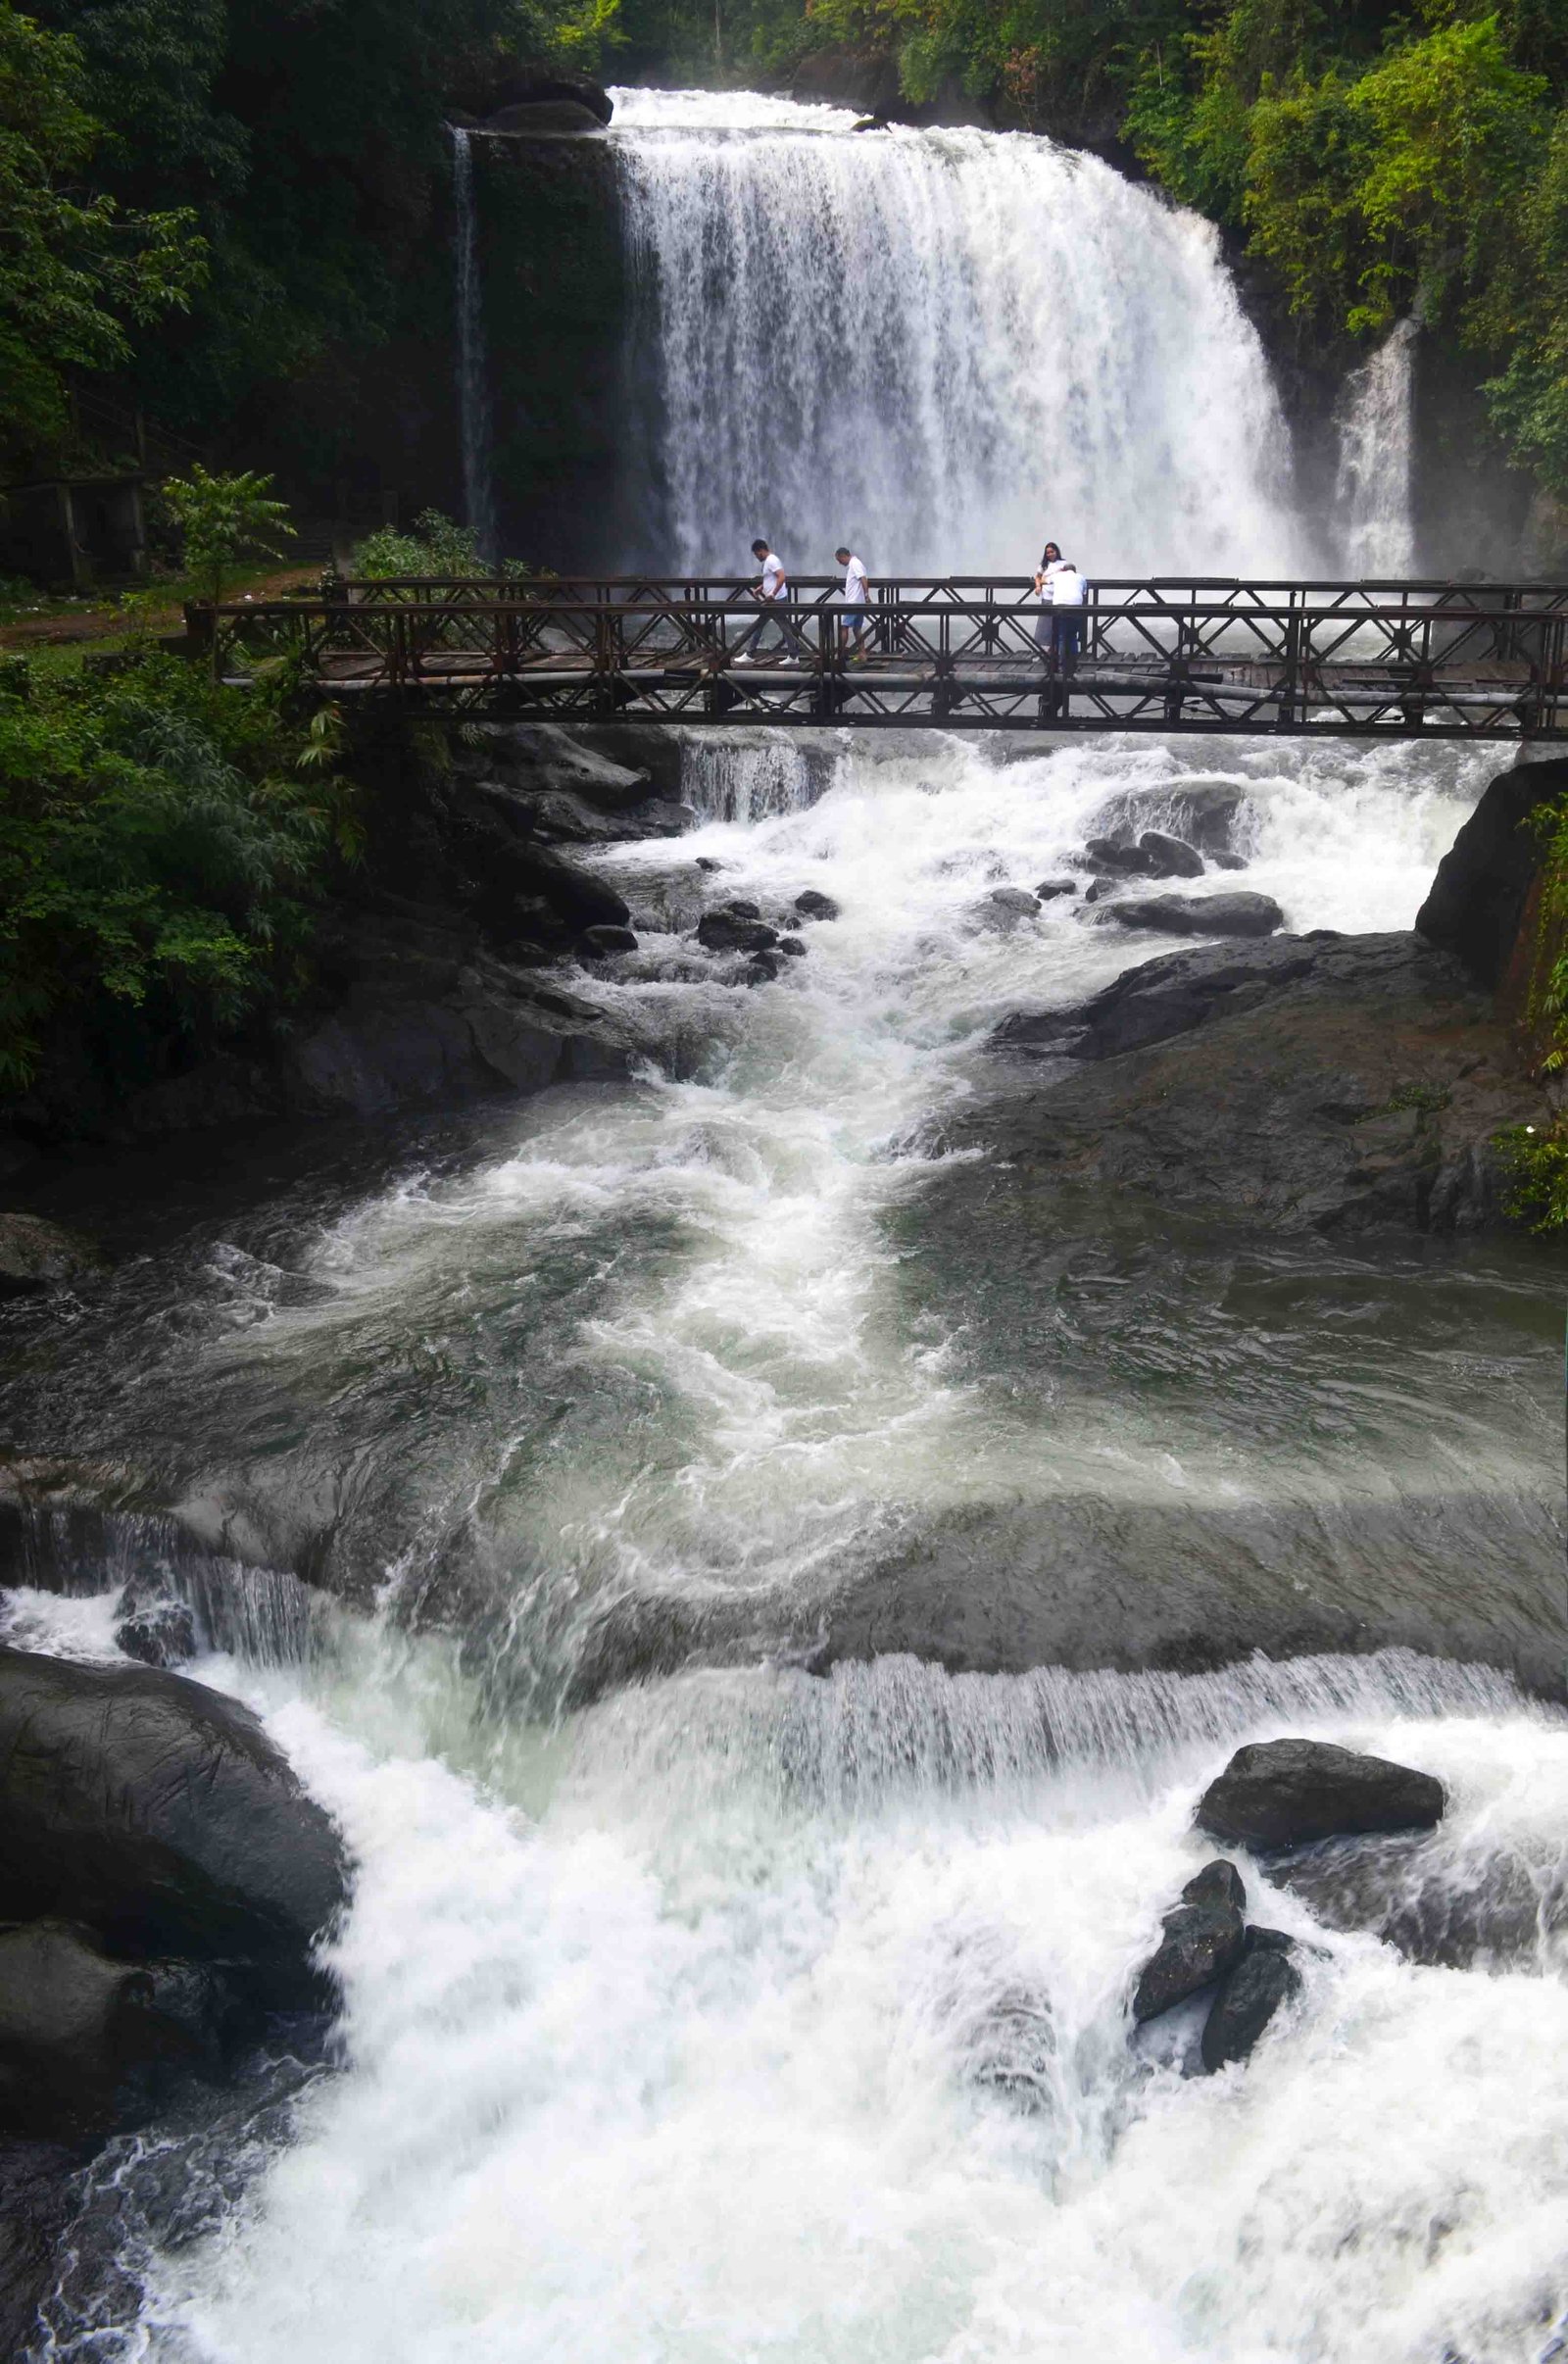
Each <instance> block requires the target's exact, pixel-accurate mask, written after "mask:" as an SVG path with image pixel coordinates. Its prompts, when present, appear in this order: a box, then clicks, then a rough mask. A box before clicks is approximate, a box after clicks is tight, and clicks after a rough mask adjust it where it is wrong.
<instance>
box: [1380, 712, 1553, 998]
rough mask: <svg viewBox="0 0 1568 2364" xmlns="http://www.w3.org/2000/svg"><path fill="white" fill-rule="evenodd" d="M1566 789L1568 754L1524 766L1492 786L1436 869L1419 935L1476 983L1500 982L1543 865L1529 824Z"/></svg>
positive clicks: (1419, 915)
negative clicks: (1450, 957) (1450, 956)
mask: <svg viewBox="0 0 1568 2364" xmlns="http://www.w3.org/2000/svg"><path fill="white" fill-rule="evenodd" d="M1565 791H1568V757H1562V756H1558V757H1556V758H1555V759H1554V760H1553V761H1552V762H1550V763H1519V764H1516V765H1515V767H1514V769H1513V770H1512V771H1504V772H1502V773H1501V774H1499V776H1498V777H1497V778H1496V779H1495V780H1494V781H1493V782H1492V784H1491V786H1490V787H1489V788H1488V789H1487V791H1486V793H1485V795H1484V796H1483V797H1482V799H1481V802H1480V804H1479V805H1477V807H1476V809H1475V811H1474V813H1471V815H1470V818H1469V819H1468V820H1467V821H1466V822H1465V824H1464V827H1463V828H1462V829H1461V830H1460V831H1459V834H1458V836H1457V837H1456V838H1455V839H1454V841H1453V843H1452V845H1451V846H1450V847H1449V848H1448V851H1447V853H1446V854H1445V856H1444V857H1443V860H1442V861H1441V862H1439V864H1438V874H1437V876H1436V877H1435V878H1434V879H1433V881H1432V887H1431V891H1430V893H1429V894H1428V896H1427V899H1426V901H1425V903H1423V905H1422V906H1421V909H1420V910H1419V911H1417V913H1416V918H1415V925H1416V933H1417V935H1419V936H1424V937H1425V938H1426V940H1427V942H1428V943H1429V944H1436V945H1439V946H1440V947H1441V948H1442V950H1443V951H1445V952H1449V953H1452V954H1453V955H1454V957H1455V959H1457V960H1460V961H1462V962H1463V964H1464V966H1465V967H1466V969H1468V971H1469V973H1470V974H1471V976H1473V977H1474V978H1475V979H1476V980H1477V982H1478V983H1479V984H1482V985H1489V986H1491V985H1496V984H1498V983H1500V982H1501V979H1502V977H1503V974H1504V971H1505V970H1506V969H1507V966H1508V963H1509V960H1510V959H1511V957H1512V954H1513V949H1514V945H1515V943H1516V942H1517V940H1518V935H1519V930H1520V926H1521V924H1522V922H1523V919H1524V915H1525V906H1526V904H1527V903H1528V901H1529V898H1530V890H1531V887H1532V886H1533V885H1534V883H1535V880H1536V877H1537V874H1538V872H1539V871H1540V868H1541V843H1540V840H1539V838H1538V837H1537V835H1536V832H1535V829H1534V828H1533V827H1532V825H1531V824H1532V822H1533V821H1534V819H1535V816H1536V814H1537V813H1539V812H1540V811H1541V809H1542V807H1543V806H1544V805H1546V804H1549V803H1550V802H1551V801H1552V800H1553V799H1554V798H1556V797H1559V796H1561V795H1563V793H1564V792H1565Z"/></svg>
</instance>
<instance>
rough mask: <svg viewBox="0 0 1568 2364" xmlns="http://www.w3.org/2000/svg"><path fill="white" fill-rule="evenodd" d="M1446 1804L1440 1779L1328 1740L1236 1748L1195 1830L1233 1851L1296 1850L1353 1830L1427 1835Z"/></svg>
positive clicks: (1208, 1793)
mask: <svg viewBox="0 0 1568 2364" xmlns="http://www.w3.org/2000/svg"><path fill="white" fill-rule="evenodd" d="M1445 1804H1446V1794H1445V1791H1444V1787H1443V1784H1442V1782H1441V1781H1437V1780H1435V1779H1434V1777H1433V1776H1432V1775H1431V1774H1430V1773H1418V1772H1415V1771H1414V1770H1413V1769H1412V1768H1411V1767H1410V1766H1409V1765H1397V1764H1394V1763H1392V1762H1391V1761H1390V1760H1389V1759H1388V1758H1387V1757H1383V1756H1363V1755H1361V1754H1359V1753H1358V1751H1356V1750H1355V1749H1353V1748H1337V1747H1336V1746H1335V1745H1334V1744H1333V1743H1332V1742H1329V1741H1307V1740H1278V1741H1262V1742H1258V1743H1255V1744H1254V1745H1253V1746H1251V1747H1250V1748H1238V1749H1237V1751H1236V1754H1235V1755H1234V1756H1233V1757H1232V1758H1231V1761H1230V1763H1229V1764H1228V1765H1227V1766H1226V1768H1225V1770H1224V1772H1223V1773H1221V1774H1220V1776H1219V1778H1218V1779H1217V1780H1216V1781H1211V1782H1210V1783H1209V1785H1208V1788H1207V1789H1206V1790H1205V1791H1204V1792H1203V1795H1202V1797H1201V1798H1200V1800H1199V1803H1198V1815H1197V1820H1198V1826H1199V1828H1200V1830H1203V1831H1206V1832H1208V1834H1209V1836H1210V1837H1211V1838H1214V1839H1222V1840H1226V1841H1228V1842H1229V1843H1230V1845H1231V1846H1233V1847H1299V1846H1301V1845H1302V1844H1303V1843H1305V1842H1306V1841H1308V1840H1313V1839H1333V1838H1338V1837H1343V1836H1347V1835H1349V1834H1352V1833H1356V1832H1360V1831H1408V1830H1431V1829H1432V1828H1433V1827H1434V1826H1435V1825H1436V1824H1437V1823H1439V1822H1441V1820H1442V1819H1443V1811H1444V1807H1445Z"/></svg>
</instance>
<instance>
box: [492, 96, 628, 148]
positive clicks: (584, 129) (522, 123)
mask: <svg viewBox="0 0 1568 2364" xmlns="http://www.w3.org/2000/svg"><path fill="white" fill-rule="evenodd" d="M484 127H485V129H486V131H488V132H493V133H506V134H509V135H510V136H511V137H512V138H514V139H567V138H579V139H580V138H584V137H592V138H597V137H598V135H599V133H600V132H601V131H602V130H603V129H604V127H605V126H604V124H603V123H601V122H600V120H599V118H598V116H597V115H596V114H595V113H594V112H593V110H592V108H590V107H584V106H581V105H579V104H578V102H577V101H576V100H575V99H565V98H563V99H530V100H524V101H522V102H521V103H519V104H518V105H516V106H515V107H502V108H500V109H499V110H498V112H497V113H496V114H494V115H492V116H491V117H490V118H489V120H488V121H487V122H486V123H485V126H484Z"/></svg>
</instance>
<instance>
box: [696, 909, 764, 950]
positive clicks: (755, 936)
mask: <svg viewBox="0 0 1568 2364" xmlns="http://www.w3.org/2000/svg"><path fill="white" fill-rule="evenodd" d="M697 941H698V943H699V944H701V945H703V946H705V947H706V949H707V950H708V951H709V952H716V953H731V952H749V953H762V952H769V951H771V950H772V948H773V946H774V945H775V944H776V943H777V942H778V930H777V928H775V927H769V926H768V924H767V921H766V920H765V919H763V918H761V917H760V916H759V914H758V911H757V906H756V905H755V904H753V905H751V906H750V907H749V909H748V910H746V911H739V910H736V909H735V908H734V907H730V908H729V909H727V910H724V911H705V912H704V913H703V916H702V917H701V919H699V920H698V922H697Z"/></svg>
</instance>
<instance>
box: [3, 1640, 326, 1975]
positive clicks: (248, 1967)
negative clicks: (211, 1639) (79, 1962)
mask: <svg viewBox="0 0 1568 2364" xmlns="http://www.w3.org/2000/svg"><path fill="white" fill-rule="evenodd" d="M346 1884H347V1874H346V1870H345V1865H344V1859H343V1850H342V1847H341V1845H340V1842H339V1840H338V1837H337V1834H336V1832H335V1831H334V1829H333V1827H332V1825H331V1823H330V1822H329V1821H328V1819H327V1817H326V1815H325V1814H324V1813H323V1812H322V1811H321V1808H320V1807H319V1805H318V1804H317V1803H316V1802H315V1800H314V1799H313V1798H308V1797H307V1796H306V1794H305V1792H304V1791H303V1790H302V1789H301V1787H300V1785H299V1782H298V1781H297V1780H296V1778H295V1776H294V1774H293V1772H292V1770H291V1769H290V1767H289V1765H288V1764H287V1762H286V1761H285V1759H284V1758H283V1757H282V1756H281V1755H280V1754H279V1753H278V1751H277V1749H276V1748H274V1747H273V1745H272V1743H271V1742H270V1740H269V1739H268V1737H267V1735H266V1733H265V1732H264V1731H263V1729H262V1727H261V1725H260V1723H258V1721H257V1719H256V1718H255V1716H253V1715H252V1714H251V1713H250V1711H249V1709H248V1708H245V1707H241V1706H239V1705H238V1704H237V1703H236V1702H235V1701H234V1700H232V1699H223V1698H221V1696H220V1695H219V1693H217V1692H215V1691H209V1690H208V1689H207V1688H206V1687H205V1686H204V1685H202V1684H199V1683H192V1682H189V1681H187V1680H186V1679H185V1678H184V1677H183V1676H181V1675H174V1674H167V1673H163V1672H158V1671H154V1670H153V1669H151V1668H147V1667H124V1666H86V1665H78V1664H74V1663H68V1662H67V1661H65V1660H62V1659H57V1658H46V1657H41V1656H35V1655H33V1654H31V1653H29V1652H26V1651H23V1650H4V1649H0V1894H3V1896H4V1897H5V1904H6V1909H7V1910H8V1911H9V1912H10V1913H12V1914H14V1915H16V1916H17V1917H19V1918H26V1919H34V1918H49V1917H54V1918H63V1919H69V1920H72V1921H73V1922H80V1923H84V1924H86V1926H87V1927H88V1928H89V1929H91V1930H92V1931H93V1932H94V1933H95V1934H96V1936H97V1938H98V1939H99V1940H100V1941H101V1942H102V1943H104V1944H105V1945H107V1946H108V1947H109V1948H110V1949H111V1950H112V1951H113V1952H116V1953H122V1952H123V1953H126V1954H130V1955H136V1954H142V1955H161V1954H170V1955H176V1956H188V1957H190V1958H192V1959H195V1960H207V1961H213V1962H222V1963H225V1964H227V1965H229V1966H230V1967H232V1968H234V1969H235V1970H236V1971H237V1972H238V1973H240V1974H242V1975H243V1977H244V1979H245V1981H246V1983H247V1986H248V1988H249V1991H250V1992H251V1993H252V1994H253V1995H256V1996H257V1997H259V1998H260V1999H263V2000H265V2001H267V2002H268V2003H270V2004H272V2005H274V2006H275V2007H278V2008H287V2007H292V2006H293V2005H294V2004H295V2003H296V2002H302V2003H310V2002H314V2001H316V2000H319V1995H320V1992H321V1989H320V1983H319V1978H318V1977H317V1974H316V1973H315V1971H314V1969H313V1966H312V1961H311V1951H312V1947H313V1945H315V1942H316V1940H317V1938H318V1937H319V1935H320V1934H321V1932H322V1931H323V1930H324V1929H325V1928H326V1926H327V1925H328V1923H329V1922H330V1921H331V1920H332V1918H333V1916H334V1915H335V1914H336V1912H337V1911H338V1909H339V1907H340V1906H341V1904H342V1902H343V1900H344V1896H345V1893H346Z"/></svg>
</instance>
